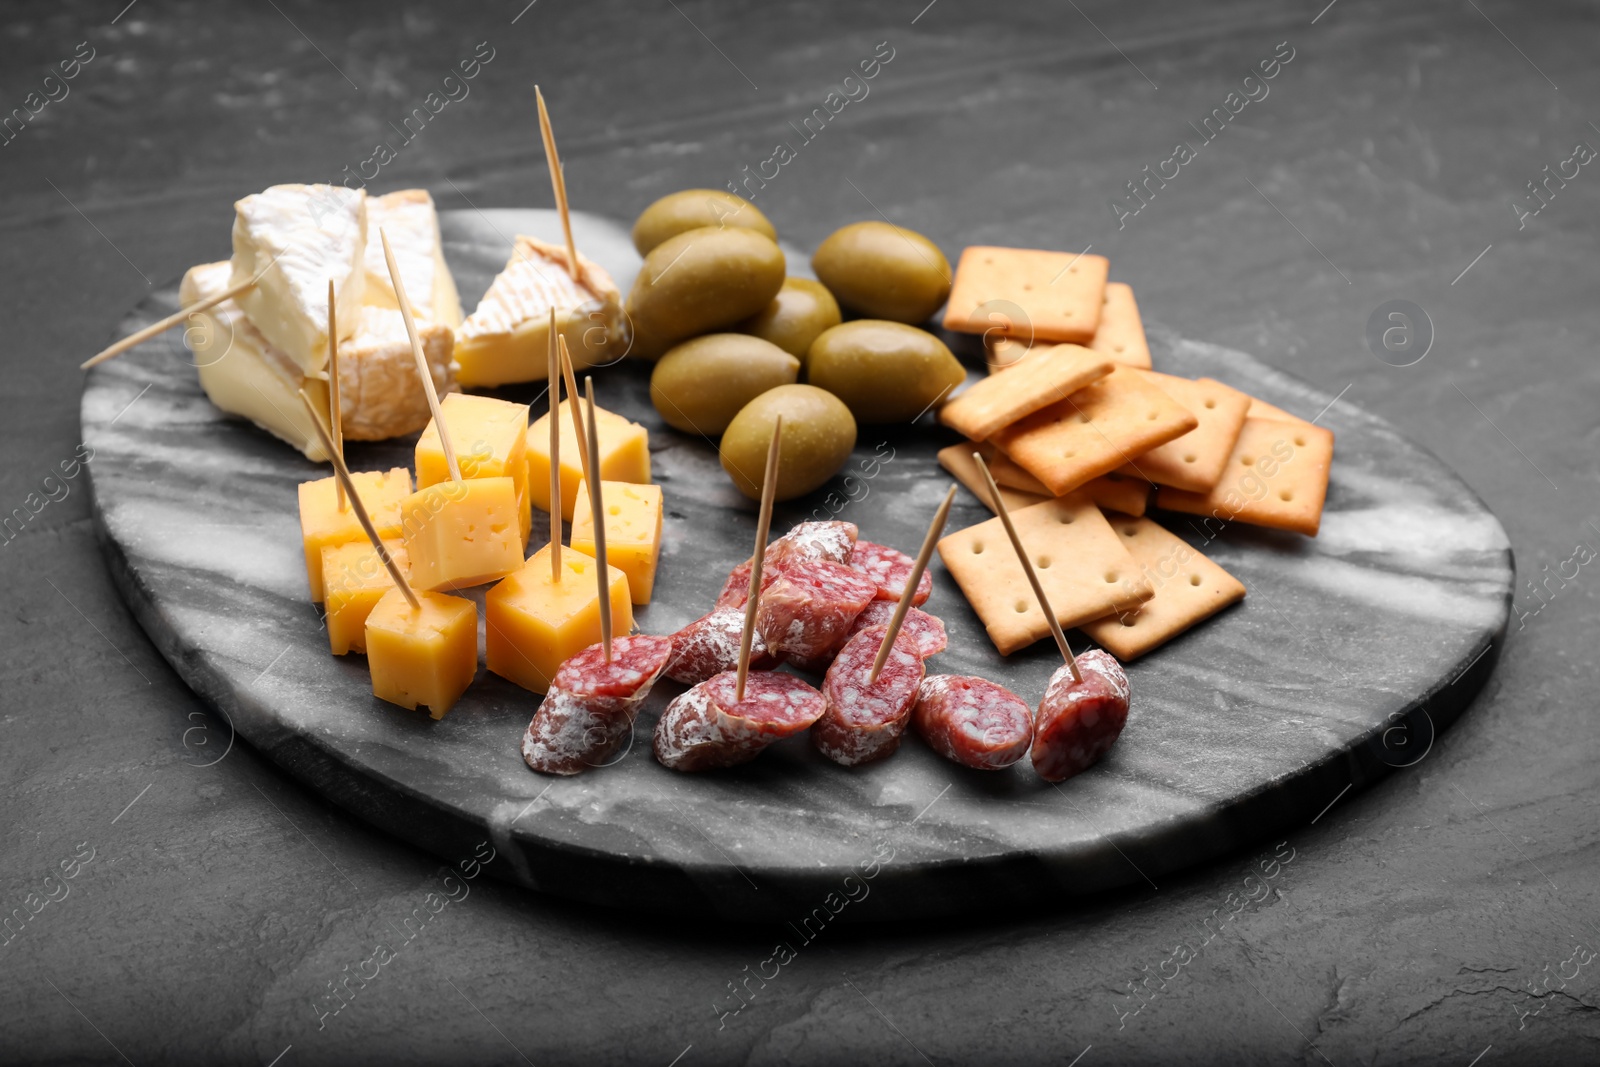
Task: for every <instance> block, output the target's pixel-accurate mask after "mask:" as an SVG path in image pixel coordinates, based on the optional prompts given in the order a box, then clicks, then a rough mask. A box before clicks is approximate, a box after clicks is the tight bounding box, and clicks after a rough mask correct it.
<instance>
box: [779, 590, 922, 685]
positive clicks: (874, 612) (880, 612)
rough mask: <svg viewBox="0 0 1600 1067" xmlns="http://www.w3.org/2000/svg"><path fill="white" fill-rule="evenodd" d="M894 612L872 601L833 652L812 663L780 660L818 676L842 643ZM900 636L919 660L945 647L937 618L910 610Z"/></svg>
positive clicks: (887, 604) (885, 622) (886, 622)
mask: <svg viewBox="0 0 1600 1067" xmlns="http://www.w3.org/2000/svg"><path fill="white" fill-rule="evenodd" d="M894 609H895V605H894V604H892V603H890V602H889V601H887V600H874V601H873V602H872V603H870V604H868V605H867V606H866V607H865V608H864V609H862V612H861V614H860V615H857V616H856V621H855V622H853V623H851V624H850V629H849V631H848V632H846V633H845V635H844V641H840V642H839V644H838V646H837V647H836V648H832V649H829V650H828V651H827V652H825V653H823V654H822V655H820V656H817V657H815V658H812V659H800V658H798V657H795V656H786V657H784V658H785V659H786V660H787V661H788V662H789V663H792V664H794V665H795V666H796V667H798V668H800V669H801V670H803V671H811V672H812V673H814V674H822V673H823V672H825V671H826V670H827V669H828V666H829V664H831V663H832V662H833V659H834V657H835V656H837V655H838V654H839V649H840V648H843V647H844V643H845V641H848V640H850V638H852V637H854V636H855V635H856V634H858V633H860V632H861V631H862V630H865V629H866V628H867V627H869V626H887V625H889V619H890V618H891V617H893V615H894ZM900 636H901V637H908V636H909V637H910V638H911V639H912V641H913V642H915V644H916V646H917V655H919V656H921V657H922V658H923V659H927V658H928V657H929V656H936V655H938V654H939V653H940V652H943V651H944V650H945V646H946V645H948V644H949V639H948V638H947V637H946V636H945V632H944V623H943V622H942V621H940V619H939V617H938V616H937V615H931V614H929V613H928V612H926V611H923V610H922V609H921V608H911V609H910V610H908V611H907V612H906V618H905V621H904V622H903V623H901V624H900Z"/></svg>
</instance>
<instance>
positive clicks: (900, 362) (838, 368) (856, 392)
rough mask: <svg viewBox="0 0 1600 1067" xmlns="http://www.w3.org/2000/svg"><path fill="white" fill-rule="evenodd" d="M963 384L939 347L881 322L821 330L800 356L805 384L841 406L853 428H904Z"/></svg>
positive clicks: (923, 335)
mask: <svg viewBox="0 0 1600 1067" xmlns="http://www.w3.org/2000/svg"><path fill="white" fill-rule="evenodd" d="M966 378H967V372H966V369H965V368H963V367H962V366H961V364H960V363H959V362H957V361H956V357H955V356H953V355H951V354H950V350H949V349H948V348H946V347H945V345H944V342H943V341H941V340H939V339H938V338H937V337H935V336H934V335H933V334H931V333H928V332H927V331H926V330H919V329H917V328H916V327H915V326H907V325H905V324H904V323H899V322H885V321H884V320H882V319H857V320H855V321H854V322H847V323H844V324H843V325H842V326H835V327H833V328H832V329H830V330H824V331H823V332H822V334H821V335H820V336H819V337H818V338H817V339H816V340H815V341H812V342H811V351H810V352H809V353H807V355H806V380H807V381H808V382H810V383H811V384H812V385H815V386H819V387H820V388H823V389H826V390H827V391H828V392H830V393H832V394H834V395H835V396H837V397H838V398H839V399H840V400H843V401H844V402H845V404H846V405H847V406H848V407H849V408H850V412H851V414H853V415H855V417H856V420H857V421H859V422H910V421H911V420H912V419H914V418H916V417H917V416H918V415H920V414H922V413H923V412H925V411H928V410H929V409H930V408H932V407H933V406H934V405H935V404H937V403H939V402H940V401H941V400H943V399H944V398H945V397H948V396H949V395H950V393H951V392H952V391H953V390H954V389H955V388H956V386H958V385H960V384H961V383H962V382H964V381H965V380H966Z"/></svg>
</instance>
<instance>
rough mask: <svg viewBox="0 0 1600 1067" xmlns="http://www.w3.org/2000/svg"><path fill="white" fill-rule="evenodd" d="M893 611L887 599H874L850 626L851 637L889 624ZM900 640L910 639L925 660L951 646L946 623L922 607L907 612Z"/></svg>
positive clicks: (893, 607)
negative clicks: (870, 627) (869, 628)
mask: <svg viewBox="0 0 1600 1067" xmlns="http://www.w3.org/2000/svg"><path fill="white" fill-rule="evenodd" d="M894 609H895V605H894V604H893V603H891V602H889V601H887V600H874V601H873V602H872V603H870V604H868V605H867V606H866V608H865V609H864V610H863V611H862V612H861V614H860V615H857V616H856V621H855V622H853V623H851V624H850V636H851V637H854V636H855V635H856V634H858V633H860V632H861V631H862V630H865V629H866V628H867V627H869V626H887V625H889V620H890V619H891V618H893V616H894ZM900 637H901V638H905V637H910V638H911V639H912V640H913V642H915V644H916V646H917V655H919V656H921V657H922V658H923V659H927V658H928V657H929V656H937V655H938V654H939V653H941V652H943V651H944V650H945V648H946V646H948V645H949V643H950V639H949V638H948V637H947V636H946V635H945V632H944V621H943V620H942V619H940V618H939V616H937V615H934V614H931V613H929V612H926V611H923V610H922V609H921V608H911V609H910V610H908V611H907V612H906V619H905V622H903V623H901V624H900ZM897 640H898V638H897Z"/></svg>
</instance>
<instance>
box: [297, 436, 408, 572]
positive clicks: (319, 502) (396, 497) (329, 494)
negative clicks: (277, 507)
mask: <svg viewBox="0 0 1600 1067" xmlns="http://www.w3.org/2000/svg"><path fill="white" fill-rule="evenodd" d="M350 480H351V481H352V482H354V483H355V487H356V492H358V493H360V494H361V503H362V504H364V505H365V506H366V509H367V515H368V516H369V517H370V518H371V519H372V525H373V526H375V527H376V528H377V530H378V536H379V537H399V536H400V505H401V503H402V502H404V500H405V499H406V497H408V496H410V495H411V472H410V471H408V470H406V469H405V468H404V467H395V468H394V469H392V470H388V471H356V472H355V473H354V474H352V475H350ZM300 537H301V540H302V541H303V542H304V543H305V552H306V582H307V584H309V585H310V586H311V602H312V603H313V604H320V603H322V550H323V549H324V548H327V547H328V546H329V545H344V544H349V543H350V542H351V541H360V542H362V543H363V544H365V543H366V540H367V535H366V533H365V532H364V531H363V530H362V529H361V523H360V522H359V521H357V519H356V513H355V509H354V508H351V507H349V506H348V504H347V505H346V506H345V509H344V510H343V511H340V510H339V498H338V492H337V490H336V489H335V488H334V479H333V478H331V477H329V478H318V479H317V480H316V481H312V482H301V483H300Z"/></svg>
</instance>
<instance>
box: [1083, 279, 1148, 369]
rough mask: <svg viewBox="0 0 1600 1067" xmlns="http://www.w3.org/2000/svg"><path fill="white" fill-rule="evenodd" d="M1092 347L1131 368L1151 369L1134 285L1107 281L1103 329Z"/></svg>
mask: <svg viewBox="0 0 1600 1067" xmlns="http://www.w3.org/2000/svg"><path fill="white" fill-rule="evenodd" d="M1089 347H1090V348H1092V349H1094V350H1095V351H1096V352H1104V353H1105V354H1106V356H1107V357H1109V358H1111V359H1114V360H1116V361H1117V362H1118V363H1126V364H1127V365H1128V366H1130V367H1144V368H1145V369H1146V370H1148V369H1149V368H1150V345H1149V343H1148V342H1147V341H1145V338H1144V320H1143V319H1141V318H1139V304H1138V302H1137V301H1135V300H1134V299H1133V286H1131V285H1129V284H1127V283H1126V282H1107V283H1106V295H1105V301H1104V303H1102V304H1101V305H1100V328H1099V329H1097V330H1095V332H1094V340H1092V341H1090V342H1089Z"/></svg>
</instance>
